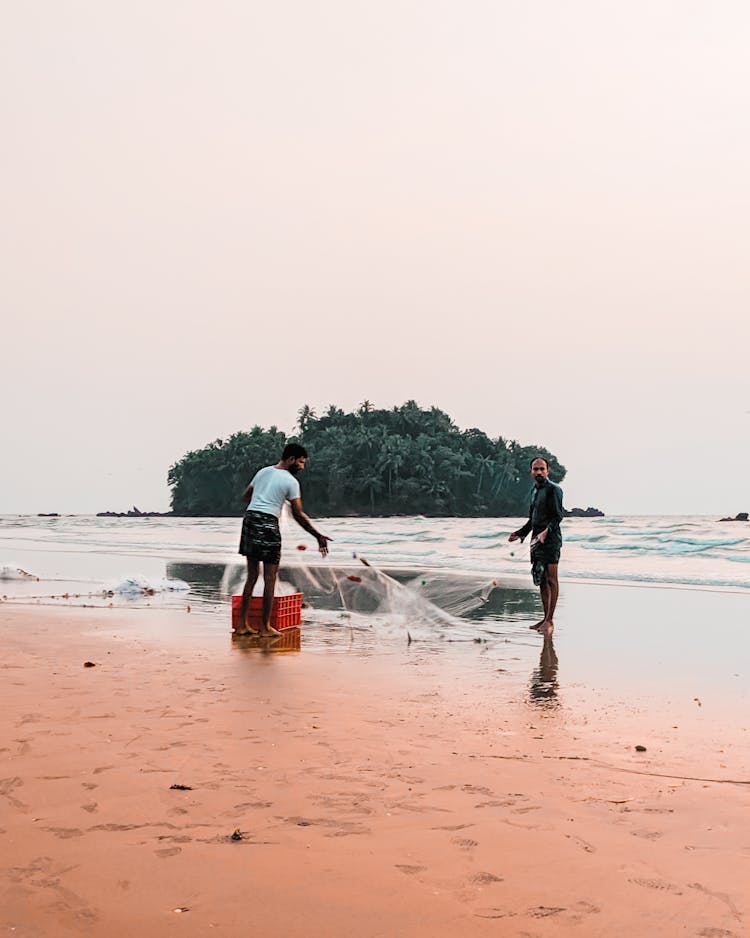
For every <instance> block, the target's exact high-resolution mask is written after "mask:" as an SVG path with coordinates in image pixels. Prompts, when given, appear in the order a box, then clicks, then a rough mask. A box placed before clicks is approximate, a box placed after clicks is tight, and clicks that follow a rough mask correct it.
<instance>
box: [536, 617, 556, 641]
mask: <svg viewBox="0 0 750 938" xmlns="http://www.w3.org/2000/svg"><path fill="white" fill-rule="evenodd" d="M539 631H540V632H541V634H542V635H544V636H545V638H549V636H550V635H551V634H552V633H553V632H554V631H555V623H554V622H553V621H552V619H545V620H544V622H542V623H541V625H540V626H539Z"/></svg>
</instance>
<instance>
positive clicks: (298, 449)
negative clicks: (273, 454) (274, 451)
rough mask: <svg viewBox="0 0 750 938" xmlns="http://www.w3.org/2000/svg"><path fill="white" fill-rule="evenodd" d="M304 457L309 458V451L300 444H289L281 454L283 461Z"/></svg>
mask: <svg viewBox="0 0 750 938" xmlns="http://www.w3.org/2000/svg"><path fill="white" fill-rule="evenodd" d="M303 456H304V457H305V458H307V450H306V449H305V447H304V446H300V444H299V443H287V444H286V446H285V447H284V452H283V453H282V454H281V458H282V459H301V458H302V457H303Z"/></svg>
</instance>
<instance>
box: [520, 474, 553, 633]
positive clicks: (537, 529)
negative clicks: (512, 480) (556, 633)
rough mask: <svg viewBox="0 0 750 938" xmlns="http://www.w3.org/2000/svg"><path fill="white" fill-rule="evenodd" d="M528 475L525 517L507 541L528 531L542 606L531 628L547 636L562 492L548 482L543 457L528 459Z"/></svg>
mask: <svg viewBox="0 0 750 938" xmlns="http://www.w3.org/2000/svg"><path fill="white" fill-rule="evenodd" d="M531 475H532V476H533V477H534V491H533V493H532V496H531V506H530V508H529V520H528V521H527V522H526V524H525V525H524V526H523V527H522V528H519V529H518V530H517V531H514V532H513V533H512V534H511V535H510V537H509V538H508V540H509V541H518V540H521V541H523V539H524V538H525V537H526V535H527V534H528V533H529V532H531V535H532V538H531V574H532V576H533V578H534V583H536V585H537V586H538V587H539V592H540V594H541V597H542V606H543V607H544V618H543V619H542V620H541V622H536V623H535V624H534V625H532V626H531V628H532V629H537V630H538V631H539V632H543V633H544V634H545V635H551V634H552V630H553V629H554V627H555V623H554V621H553V617H554V614H555V606H556V605H557V596H558V593H559V584H558V579H557V565H558V563H559V562H560V548H561V547H562V532H561V531H560V522H561V521H562V519H563V498H562V496H563V493H562V489H561V488H560V486H559V485H556V484H555V483H554V482H551V481H550V479H549V463H548V462H547V460H546V459H545V458H544V456H536V457H535V458H534V459H532V460H531Z"/></svg>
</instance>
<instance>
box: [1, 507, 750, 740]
mask: <svg viewBox="0 0 750 938" xmlns="http://www.w3.org/2000/svg"><path fill="white" fill-rule="evenodd" d="M523 520H524V519H521V518H516V519H513V518H426V517H419V516H416V517H397V518H393V517H391V518H357V517H352V518H327V519H315V524H316V526H317V527H318V528H319V529H320V530H321V531H322V532H323V533H325V534H327V535H328V536H329V537H331V538H332V540H331V543H330V553H329V555H328V557H326V558H322V557H321V556H320V555H319V553H318V551H317V549H316V544H315V542H314V540H313V539H312V538H311V537H310V536H309V535H307V534H306V533H305V532H304V531H303V530H302V529H301V528H299V527H298V526H297V525H296V524H295V523H294V522H293V521H292V520H291V518H288V517H283V518H282V525H281V527H282V536H283V543H284V549H283V553H282V566H281V570H280V579H279V586H278V591H279V592H280V593H290V592H302V593H303V594H304V602H305V607H304V610H303V623H302V627H301V629H300V630H297V633H298V634H297V637H296V640H295V641H291V642H290V640H289V639H288V637H285V639H284V641H282V642H279V643H278V645H277V647H276V649H275V650H282V649H283V650H284V651H287V650H292V651H295V652H302V654H301V655H299V654H298V655H296V656H292V657H295V660H297V659H299V660H300V661H303V660H304V658H305V655H306V654H324V655H331V654H336V655H352V654H355V655H360V656H364V657H367V656H371V657H373V658H374V657H375V656H377V657H378V659H379V660H380V661H382V660H383V658H385V660H386V661H388V660H389V658H388V656H390V660H391V661H392V662H393V663H394V668H398V667H406V666H408V667H411V666H413V665H416V666H418V667H425V668H429V667H433V666H435V663H436V662H439V661H443V662H445V663H446V665H445V667H446V668H447V670H446V672H445V673H446V674H447V675H449V677H446V680H455V681H456V682H458V685H460V686H462V687H463V686H467V684H468V682H471V683H472V684H476V682H477V681H483V682H484V684H482V687H486V689H487V690H486V692H487V694H489V695H491V696H492V697H493V699H494V698H496V697H497V695H498V694H503V693H505V694H507V695H509V696H508V698H507V699H508V700H510V699H511V697H512V696H513V695H516V697H517V696H518V695H520V696H521V698H522V699H524V700H526V702H527V704H528V706H530V707H532V708H535V709H539V708H541V709H545V708H546V709H547V710H548V711H549V710H550V709H551V710H554V709H555V708H558V709H559V708H560V707H563V705H564V712H565V714H566V720H567V721H568V723H567V725H572V726H574V727H575V728H576V732H581V733H582V732H583V731H584V724H589V730H587V732H589V735H590V734H591V732H593V731H592V730H591V726H593V725H594V723H593V718H592V716H591V715H592V713H596V714H598V719H599V723H600V729H601V734H602V736H603V737H604V736H606V735H607V732H608V731H607V726H608V725H609V723H610V722H611V720H613V719H616V720H617V721H619V723H618V725H619V724H621V723H622V720H623V714H631V715H633V718H634V719H636V718H637V719H639V720H641V721H642V719H643V716H644V714H645V715H646V716H647V717H648V718H649V719H650V718H651V716H652V715H653V714H659V720H660V724H659V725H661V724H664V727H666V729H664V730H663V732H664V733H666V734H667V735H668V734H669V733H672V732H673V730H672V729H671V727H672V725H675V726H677V725H679V726H681V727H686V726H688V725H690V726H691V727H692V728H693V731H694V732H695V734H696V735H695V739H696V740H697V739H699V738H707V736H710V737H711V738H716V739H718V738H719V736H721V735H722V734H726V733H729V731H730V727H733V729H732V732H735V731H736V733H739V734H741V737H742V738H743V739H744V740H745V741H746V742H748V747H746V749H747V754H748V757H750V732H748V729H749V728H748V726H747V721H746V719H745V714H746V713H747V712H748V704H750V629H748V627H747V623H748V621H750V616H749V615H748V614H749V613H750V524H748V523H743V522H719V521H717V520H716V519H715V518H708V517H701V516H639V517H635V516H622V517H602V518H568V519H566V520H565V521H564V522H563V536H564V544H563V551H562V556H561V561H560V602H559V604H558V610H557V613H556V615H555V633H554V639H553V640H550V641H549V642H543V641H542V638H541V637H540V636H539V634H538V633H536V632H534V631H532V630H530V628H529V626H530V625H532V624H533V623H534V622H535V621H538V620H539V619H540V618H541V612H542V610H541V604H540V600H539V592H538V589H536V588H535V587H534V586H533V583H532V580H531V576H530V568H529V560H528V541H527V542H526V543H525V544H519V543H518V542H515V543H509V542H508V536H509V534H510V533H511V532H512V531H513V530H515V529H516V528H518V527H520V526H521V524H522V523H523ZM240 526H241V519H238V518H174V517H155V518H127V517H126V518H99V517H94V516H87V515H75V516H60V517H36V516H20V515H5V516H0V622H2V612H3V610H4V609H6V608H8V607H12V606H18V605H21V606H26V607H28V606H37V607H39V608H40V613H42V611H43V609H44V608H46V607H50V606H55V607H80V608H84V609H89V610H90V611H91V612H90V615H91V621H92V624H94V623H96V624H97V627H99V628H101V626H102V623H104V624H106V622H107V621H108V620H107V618H106V617H107V615H108V614H109V610H114V611H115V612H118V611H120V612H121V611H122V610H123V609H126V610H128V611H129V612H132V613H133V615H128V623H129V628H130V629H131V630H132V629H138V630H139V635H140V636H146V637H149V638H151V639H153V640H155V641H159V642H163V643H164V644H165V646H169V647H172V648H174V647H175V644H185V643H188V642H190V643H193V644H194V643H195V642H199V643H201V642H202V643H203V645H202V649H203V651H202V653H203V652H205V653H206V654H207V655H209V656H210V655H213V654H225V653H227V650H230V651H242V652H243V653H244V652H248V653H251V652H252V651H253V649H252V647H251V642H248V641H247V640H244V643H243V640H236V639H237V637H236V636H234V635H232V632H231V625H230V623H231V611H230V610H231V605H230V604H231V597H232V595H234V594H236V593H239V592H240V591H241V589H242V586H243V582H244V574H245V568H244V560H243V558H242V557H240V556H239V555H238V553H237V547H238V543H239V535H240ZM155 610H162V613H163V612H165V611H166V612H167V613H168V615H164V614H160V615H153V614H151V613H153V612H154V611H155ZM41 621H43V620H41V619H40V622H41ZM112 621H113V622H114V621H115V619H114V618H113V619H112ZM118 621H119V620H118ZM45 627H46V626H45ZM1 634H2V629H1V628H0V635H1ZM245 645H247V646H248V647H247V648H246V647H245ZM268 650H273V649H269V648H267V647H266V648H264V649H261V651H262V652H267V651H268ZM93 654H94V652H93V651H92V655H93ZM285 660H286V659H285ZM477 686H478V685H477ZM561 712H562V711H561ZM688 715H689V720H688ZM670 721H671V722H670ZM639 725H640V724H639ZM717 734H718V735H717ZM665 738H666V737H665ZM745 751H746V750H745V749H743V752H745ZM743 758H744V756H743Z"/></svg>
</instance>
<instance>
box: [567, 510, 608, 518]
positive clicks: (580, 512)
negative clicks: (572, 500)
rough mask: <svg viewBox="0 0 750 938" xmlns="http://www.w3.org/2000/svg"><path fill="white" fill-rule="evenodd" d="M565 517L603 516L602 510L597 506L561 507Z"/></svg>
mask: <svg viewBox="0 0 750 938" xmlns="http://www.w3.org/2000/svg"><path fill="white" fill-rule="evenodd" d="M563 514H564V515H565V517H566V518H603V517H604V512H603V511H600V510H599V509H598V508H591V507H589V508H570V509H566V508H564V509H563Z"/></svg>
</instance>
